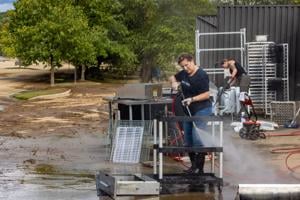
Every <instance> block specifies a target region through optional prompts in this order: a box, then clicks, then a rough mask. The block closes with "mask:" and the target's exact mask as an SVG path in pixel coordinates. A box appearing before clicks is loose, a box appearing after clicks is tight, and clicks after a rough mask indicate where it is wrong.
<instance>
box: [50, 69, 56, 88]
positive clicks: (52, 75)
mask: <svg viewBox="0 0 300 200" xmlns="http://www.w3.org/2000/svg"><path fill="white" fill-rule="evenodd" d="M54 70H55V67H54V66H51V69H50V72H51V75H50V76H51V78H50V82H51V87H53V86H54V84H55V79H54Z"/></svg>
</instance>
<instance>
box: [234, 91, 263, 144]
mask: <svg viewBox="0 0 300 200" xmlns="http://www.w3.org/2000/svg"><path fill="white" fill-rule="evenodd" d="M240 102H241V104H242V107H243V108H242V109H243V110H244V111H243V112H245V113H246V115H247V116H246V117H245V116H243V120H244V121H243V122H242V123H243V127H242V128H241V130H240V131H239V135H240V137H241V138H243V139H249V140H256V139H258V138H266V135H265V134H264V133H263V132H262V131H261V130H260V123H259V122H258V121H257V115H256V112H255V109H254V105H253V102H252V100H251V98H250V96H249V95H248V94H247V93H246V92H241V93H240ZM247 106H250V107H251V110H252V112H249V111H248V109H247ZM253 117H254V118H253Z"/></svg>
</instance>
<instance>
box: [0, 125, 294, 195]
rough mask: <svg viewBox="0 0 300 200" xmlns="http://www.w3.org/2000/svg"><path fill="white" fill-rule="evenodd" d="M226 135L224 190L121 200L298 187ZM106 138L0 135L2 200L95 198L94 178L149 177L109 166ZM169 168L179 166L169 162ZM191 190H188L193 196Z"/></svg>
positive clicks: (138, 168)
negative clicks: (250, 186)
mask: <svg viewBox="0 0 300 200" xmlns="http://www.w3.org/2000/svg"><path fill="white" fill-rule="evenodd" d="M226 129H227V131H225V133H224V136H225V137H224V151H225V155H224V187H223V190H222V193H220V192H219V191H218V190H217V189H215V190H212V189H211V188H210V189H209V188H208V187H204V188H203V187H202V188H201V187H199V188H196V189H195V188H194V189H193V190H191V188H189V187H187V186H185V185H179V186H175V187H174V188H171V190H173V192H174V194H173V195H161V196H160V197H139V198H132V197H130V198H127V197H126V198H121V199H160V200H169V199H172V200H173V199H181V200H184V199H189V200H193V199H225V200H227V199H234V197H235V196H236V193H237V185H238V184H239V183H297V181H296V180H295V179H291V178H290V177H289V176H288V175H287V174H285V173H282V172H280V171H279V170H278V169H276V168H275V167H274V166H271V165H269V164H270V163H268V162H266V161H267V159H266V158H267V156H268V154H266V155H265V153H264V152H263V151H262V150H261V149H259V148H255V147H253V145H252V144H251V143H250V142H249V141H246V140H241V139H240V138H239V137H236V135H234V133H233V132H232V131H231V128H230V127H228V126H227V127H226ZM107 141H108V140H107V137H106V136H104V135H103V134H89V133H76V134H74V135H73V136H68V137H66V136H64V135H60V134H59V133H57V134H56V135H51V136H42V137H38V138H35V137H0V159H1V163H0V199H1V200H2V199H3V200H16V199H22V200H41V199H43V200H48V199H49V200H50V199H51V200H54V199H55V200H58V199H60V200H69V199H74V200H77V199H84V200H96V199H98V197H97V195H96V184H95V174H96V172H97V171H98V170H102V171H106V172H109V173H123V174H134V173H139V172H142V173H151V172H152V168H148V167H144V166H142V165H127V164H126V165H125V164H112V163H111V162H108V161H107V159H108V156H109V154H108V148H107V144H108V143H107ZM169 166H170V168H174V169H175V171H176V170H177V171H178V170H181V169H182V167H183V166H182V165H181V164H180V163H179V164H178V162H173V163H172V162H171V163H170V164H169ZM191 191H192V192H191Z"/></svg>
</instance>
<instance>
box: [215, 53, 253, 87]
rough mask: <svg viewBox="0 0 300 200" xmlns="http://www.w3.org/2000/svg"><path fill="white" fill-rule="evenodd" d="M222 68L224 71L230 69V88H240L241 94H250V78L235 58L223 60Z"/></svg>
mask: <svg viewBox="0 0 300 200" xmlns="http://www.w3.org/2000/svg"><path fill="white" fill-rule="evenodd" d="M221 66H222V67H223V68H224V69H229V72H230V75H231V77H230V79H229V81H228V83H230V86H238V87H240V91H241V92H248V90H249V86H250V77H249V76H248V75H247V73H246V71H245V69H244V68H243V67H242V65H241V64H240V63H238V62H237V61H236V60H235V59H233V58H228V59H223V60H222V62H221Z"/></svg>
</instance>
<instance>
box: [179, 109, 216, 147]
mask: <svg viewBox="0 0 300 200" xmlns="http://www.w3.org/2000/svg"><path fill="white" fill-rule="evenodd" d="M211 114H212V107H211V106H210V107H207V108H203V109H201V110H199V111H198V112H196V113H195V114H194V116H210V115H211ZM194 123H195V125H196V126H197V129H198V130H196V129H195V127H194V126H193V122H184V123H183V130H184V146H203V143H202V141H201V137H200V135H201V133H199V131H201V129H202V130H205V129H206V123H207V122H206V121H203V120H197V121H194Z"/></svg>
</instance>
